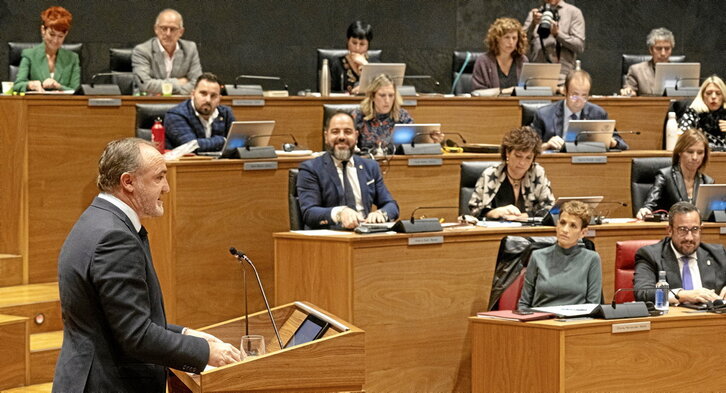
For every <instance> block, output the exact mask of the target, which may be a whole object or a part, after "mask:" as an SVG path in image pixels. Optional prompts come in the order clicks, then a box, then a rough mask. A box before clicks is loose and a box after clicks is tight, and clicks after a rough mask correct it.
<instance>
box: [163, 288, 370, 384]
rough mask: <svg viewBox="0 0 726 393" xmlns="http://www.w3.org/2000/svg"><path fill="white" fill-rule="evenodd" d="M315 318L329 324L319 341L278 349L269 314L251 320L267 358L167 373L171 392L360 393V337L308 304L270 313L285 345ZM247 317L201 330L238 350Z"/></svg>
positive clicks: (362, 357)
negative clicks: (201, 369) (188, 371)
mask: <svg viewBox="0 0 726 393" xmlns="http://www.w3.org/2000/svg"><path fill="white" fill-rule="evenodd" d="M309 314H313V315H315V316H317V317H319V318H322V319H324V320H326V321H327V322H329V323H330V327H329V329H328V330H327V332H326V333H325V334H324V335H323V337H321V338H319V339H317V340H314V341H310V342H308V343H304V344H299V345H296V346H294V347H291V348H286V349H280V345H279V343H278V342H277V338H276V337H275V332H274V331H273V329H272V324H271V323H270V318H269V315H268V314H267V311H262V312H258V313H255V314H251V315H250V316H249V331H250V334H259V335H262V336H264V337H265V347H266V350H267V351H266V352H267V353H266V354H264V355H261V356H258V357H255V358H248V359H245V360H243V361H241V362H237V363H234V364H228V365H226V366H223V367H219V368H212V369H209V370H205V371H204V372H202V373H201V374H198V375H197V374H188V373H186V372H183V371H180V370H171V371H172V374H171V375H170V378H169V392H170V393H188V392H193V393H207V392H311V391H314V392H341V391H346V392H348V391H361V390H363V383H364V382H365V352H364V344H365V343H364V332H363V331H362V330H360V329H358V328H357V327H355V326H353V325H351V324H349V323H347V322H345V321H343V320H341V319H339V318H337V317H334V316H332V315H330V314H329V313H327V312H325V311H322V310H321V309H319V308H317V307H315V306H313V305H312V304H310V303H307V302H294V303H289V304H286V305H283V306H279V307H275V308H273V309H272V315H273V316H274V318H275V322H276V323H277V326H278V328H279V330H280V337H281V339H282V343H283V345H284V344H285V343H286V342H287V340H289V339H290V337H292V335H293V334H294V333H295V331H296V330H297V328H298V327H299V326H300V324H302V322H303V321H304V320H305V318H306V317H307V316H308V315H309ZM244 320H245V318H244V317H241V318H235V319H231V320H228V321H225V322H221V323H218V324H215V325H210V326H207V327H204V328H201V329H198V330H200V331H204V332H207V333H210V334H213V335H215V336H216V337H218V338H219V339H220V340H222V341H224V342H227V343H231V344H233V345H235V346H239V344H240V341H241V339H242V336H243V335H244V334H245V321H244Z"/></svg>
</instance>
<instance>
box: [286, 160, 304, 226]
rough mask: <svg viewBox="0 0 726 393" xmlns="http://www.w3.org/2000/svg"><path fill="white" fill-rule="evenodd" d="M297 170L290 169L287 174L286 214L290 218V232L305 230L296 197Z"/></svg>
mask: <svg viewBox="0 0 726 393" xmlns="http://www.w3.org/2000/svg"><path fill="white" fill-rule="evenodd" d="M298 171H299V169H297V168H292V169H290V170H289V171H288V173H287V212H288V216H289V218H290V230H291V231H300V230H303V229H305V223H304V222H303V217H302V212H301V211H300V203H299V202H298V197H297V174H298Z"/></svg>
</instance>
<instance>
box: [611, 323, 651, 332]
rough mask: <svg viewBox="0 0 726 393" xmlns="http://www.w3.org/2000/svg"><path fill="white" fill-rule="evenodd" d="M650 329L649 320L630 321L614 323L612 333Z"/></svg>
mask: <svg viewBox="0 0 726 393" xmlns="http://www.w3.org/2000/svg"><path fill="white" fill-rule="evenodd" d="M648 330H650V321H645V322H630V323H614V324H613V330H612V332H613V333H631V332H644V331H648Z"/></svg>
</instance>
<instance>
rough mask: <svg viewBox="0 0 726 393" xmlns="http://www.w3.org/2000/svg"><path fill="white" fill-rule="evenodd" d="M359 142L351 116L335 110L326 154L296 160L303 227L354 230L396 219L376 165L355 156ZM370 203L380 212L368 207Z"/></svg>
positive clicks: (394, 206) (394, 207)
mask: <svg viewBox="0 0 726 393" xmlns="http://www.w3.org/2000/svg"><path fill="white" fill-rule="evenodd" d="M357 140H358V131H356V129H355V124H354V122H353V118H352V117H351V116H350V114H348V113H345V112H338V113H336V114H334V115H333V116H331V117H330V119H329V120H328V124H327V125H326V127H325V141H326V144H327V146H326V148H327V152H326V153H325V154H323V155H322V156H320V157H318V158H315V159H313V160H308V161H305V162H303V163H302V164H300V173H299V174H298V177H297V192H298V199H299V203H300V210H301V212H302V216H303V221H304V222H305V227H306V228H308V229H319V228H345V229H354V228H355V227H357V226H358V224H359V223H361V222H374V223H375V222H386V221H393V220H395V219H397V218H398V204H397V203H396V201H395V200H394V199H393V197H392V196H391V193H389V192H388V189H387V188H386V185H385V184H383V177H382V176H381V170H380V168H379V167H378V163H377V162H375V161H373V160H369V159H366V158H362V157H359V156H354V155H353V150H354V149H355V144H356V141H357ZM349 164H350V165H349ZM372 205H376V207H377V208H378V210H376V211H371V206H372Z"/></svg>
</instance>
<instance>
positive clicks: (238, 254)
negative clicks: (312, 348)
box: [229, 247, 283, 349]
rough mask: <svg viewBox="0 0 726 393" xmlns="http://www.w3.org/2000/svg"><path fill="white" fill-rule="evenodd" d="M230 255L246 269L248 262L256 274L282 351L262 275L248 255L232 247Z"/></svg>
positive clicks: (247, 328)
mask: <svg viewBox="0 0 726 393" xmlns="http://www.w3.org/2000/svg"><path fill="white" fill-rule="evenodd" d="M229 253H230V254H232V255H233V256H234V257H235V258H237V261H239V262H240V263H241V264H242V268H243V269H244V262H247V263H248V264H249V265H250V266H251V267H252V271H253V272H254V273H255V278H257V285H258V286H259V288H260V293H261V294H262V299H263V300H264V301H265V308H267V314H268V315H269V316H270V322H272V329H273V330H274V331H275V336H276V337H277V342H278V343H279V344H280V349H282V348H283V345H282V339H281V338H280V331H279V330H277V324H276V323H275V318H274V317H273V316H272V309H271V308H270V303H269V302H268V301H267V295H266V294H265V289H264V288H263V287H262V280H260V274H259V273H257V268H256V267H255V264H254V263H252V261H251V260H250V259H249V258H247V255H245V253H244V252H241V251H237V249H236V248H234V247H230V248H229ZM246 296H247V293H246V292H245V297H246ZM246 302H247V300H245V323H248V321H247V315H246V313H247V310H246V308H247V306H246ZM245 329H246V332H247V333H249V327H248V326H247V325H246V326H245Z"/></svg>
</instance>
